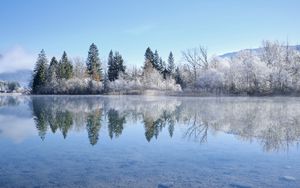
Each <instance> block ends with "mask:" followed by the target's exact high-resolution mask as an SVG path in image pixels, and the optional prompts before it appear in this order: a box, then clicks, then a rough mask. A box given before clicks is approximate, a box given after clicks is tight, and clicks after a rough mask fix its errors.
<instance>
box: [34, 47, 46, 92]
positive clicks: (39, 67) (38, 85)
mask: <svg viewBox="0 0 300 188" xmlns="http://www.w3.org/2000/svg"><path fill="white" fill-rule="evenodd" d="M47 69H48V60H47V57H46V53H45V51H44V50H42V51H41V52H40V53H39V55H38V59H37V61H36V64H35V68H34V71H33V80H32V93H34V94H38V93H40V92H42V89H43V87H44V86H45V85H46V82H47Z"/></svg>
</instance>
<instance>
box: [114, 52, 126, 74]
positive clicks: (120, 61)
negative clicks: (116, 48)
mask: <svg viewBox="0 0 300 188" xmlns="http://www.w3.org/2000/svg"><path fill="white" fill-rule="evenodd" d="M114 62H115V64H116V67H117V75H116V76H117V77H116V79H118V78H119V74H120V72H122V73H125V69H126V67H125V66H124V60H123V57H122V55H121V54H120V53H119V52H115V56H114Z"/></svg>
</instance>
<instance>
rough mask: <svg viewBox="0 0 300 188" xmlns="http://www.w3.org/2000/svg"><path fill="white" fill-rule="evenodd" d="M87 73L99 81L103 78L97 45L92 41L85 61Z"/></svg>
mask: <svg viewBox="0 0 300 188" xmlns="http://www.w3.org/2000/svg"><path fill="white" fill-rule="evenodd" d="M86 66H87V73H88V75H89V76H90V78H92V79H93V80H96V81H101V80H102V79H103V73H102V67H101V61H100V58H99V51H98V48H97V46H96V45H95V44H94V43H92V44H91V46H90V48H89V52H88V57H87V61H86Z"/></svg>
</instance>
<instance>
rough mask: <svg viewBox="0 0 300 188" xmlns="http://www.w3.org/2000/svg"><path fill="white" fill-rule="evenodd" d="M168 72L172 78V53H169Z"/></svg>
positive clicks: (173, 70) (173, 67) (173, 66)
mask: <svg viewBox="0 0 300 188" xmlns="http://www.w3.org/2000/svg"><path fill="white" fill-rule="evenodd" d="M168 72H169V73H170V75H171V76H173V75H174V73H175V63H174V57H173V53H172V52H170V54H169V58H168Z"/></svg>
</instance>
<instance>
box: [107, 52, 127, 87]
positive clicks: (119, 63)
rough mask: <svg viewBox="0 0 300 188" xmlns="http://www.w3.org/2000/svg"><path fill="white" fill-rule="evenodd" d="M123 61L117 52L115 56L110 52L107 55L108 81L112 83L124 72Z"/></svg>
mask: <svg viewBox="0 0 300 188" xmlns="http://www.w3.org/2000/svg"><path fill="white" fill-rule="evenodd" d="M125 69H126V67H125V66H124V60H123V57H122V55H121V54H120V53H119V52H115V55H114V54H113V52H112V51H110V53H109V55H108V78H109V80H110V81H114V80H116V79H118V78H119V73H120V72H122V73H124V72H125Z"/></svg>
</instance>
